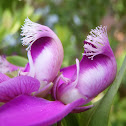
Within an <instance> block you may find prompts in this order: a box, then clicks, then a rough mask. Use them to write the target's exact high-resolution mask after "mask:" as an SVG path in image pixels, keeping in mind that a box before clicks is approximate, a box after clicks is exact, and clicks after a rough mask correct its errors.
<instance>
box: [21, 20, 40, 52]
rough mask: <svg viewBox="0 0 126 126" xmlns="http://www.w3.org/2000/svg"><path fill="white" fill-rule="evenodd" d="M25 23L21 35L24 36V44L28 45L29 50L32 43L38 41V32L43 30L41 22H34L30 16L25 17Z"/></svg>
mask: <svg viewBox="0 0 126 126" xmlns="http://www.w3.org/2000/svg"><path fill="white" fill-rule="evenodd" d="M24 22H25V24H24V26H22V28H21V30H22V31H21V36H23V38H22V39H21V40H22V45H23V46H24V45H28V47H27V48H26V50H27V51H28V50H29V49H30V47H31V45H32V44H33V43H34V41H36V39H37V32H40V31H42V30H41V29H40V28H39V27H40V26H41V25H40V24H37V23H34V22H32V21H31V20H30V19H29V18H26V19H25V21H24Z"/></svg>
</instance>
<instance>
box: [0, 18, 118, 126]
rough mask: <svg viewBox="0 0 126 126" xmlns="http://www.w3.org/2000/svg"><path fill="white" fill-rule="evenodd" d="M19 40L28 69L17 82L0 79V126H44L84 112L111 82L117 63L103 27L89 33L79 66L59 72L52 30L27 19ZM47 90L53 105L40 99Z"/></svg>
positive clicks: (0, 76) (58, 48) (59, 60)
mask: <svg viewBox="0 0 126 126" xmlns="http://www.w3.org/2000/svg"><path fill="white" fill-rule="evenodd" d="M22 36H24V37H23V39H22V41H23V42H22V43H23V45H28V48H27V50H28V59H29V63H28V64H27V65H26V67H25V69H24V70H22V71H20V73H19V75H20V76H17V77H14V78H9V77H8V76H6V75H4V74H2V73H0V102H5V104H4V105H3V106H1V107H0V124H1V125H4V126H8V125H13V126H17V125H18V126H27V125H42V126H47V125H52V124H54V123H56V122H58V121H59V120H61V119H62V118H64V117H65V116H66V115H67V114H68V113H70V112H81V111H85V110H87V109H89V108H91V107H92V105H91V106H82V105H84V104H86V103H88V102H89V101H91V100H92V99H93V98H94V97H95V96H96V95H98V94H99V93H100V92H102V91H103V90H104V89H105V88H107V87H108V86H109V85H110V84H111V83H112V81H113V80H114V78H115V76H116V61H115V57H114V55H113V52H112V49H111V47H110V45H109V41H108V37H107V31H106V28H105V27H101V26H100V27H97V28H96V29H95V30H92V31H91V33H90V35H89V36H88V37H87V39H86V40H85V41H84V48H85V50H84V54H83V58H82V60H81V61H80V62H79V60H78V59H76V65H72V66H69V67H66V68H63V69H61V70H60V67H61V63H62V60H63V48H62V44H61V42H60V40H59V39H58V37H57V36H56V35H55V33H54V32H53V31H52V30H51V29H49V28H48V27H46V26H43V25H39V24H37V23H33V22H31V21H30V20H29V19H26V20H25V25H24V26H23V27H22ZM59 70H60V72H61V74H60V75H58V71H59ZM52 82H53V83H54V85H53V84H52ZM52 86H53V91H52V92H53V96H54V98H55V101H49V100H46V99H43V98H41V97H43V96H44V95H45V94H47V93H49V91H50V89H51V87H52ZM36 96H37V97H36ZM38 96H40V98H39V97H38Z"/></svg>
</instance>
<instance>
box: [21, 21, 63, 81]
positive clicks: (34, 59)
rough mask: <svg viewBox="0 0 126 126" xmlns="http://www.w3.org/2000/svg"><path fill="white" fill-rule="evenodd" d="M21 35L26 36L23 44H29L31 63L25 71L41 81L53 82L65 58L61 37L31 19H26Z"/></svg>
mask: <svg viewBox="0 0 126 126" xmlns="http://www.w3.org/2000/svg"><path fill="white" fill-rule="evenodd" d="M21 35H22V36H24V37H23V38H22V43H23V45H29V46H28V49H27V50H28V58H29V64H28V66H27V68H26V69H25V72H29V74H28V75H29V76H32V77H35V78H37V79H38V80H39V81H46V82H48V83H49V82H52V81H53V80H54V78H55V77H56V76H57V74H58V71H59V70H60V67H61V64H62V60H63V47H62V44H61V42H60V40H59V38H58V37H57V36H56V34H55V33H54V32H53V31H52V30H51V29H50V28H48V27H46V26H43V25H40V24H37V23H34V22H32V21H30V20H29V19H26V20H25V24H24V26H23V27H22V34H21ZM29 68H30V69H29ZM27 70H28V71H27Z"/></svg>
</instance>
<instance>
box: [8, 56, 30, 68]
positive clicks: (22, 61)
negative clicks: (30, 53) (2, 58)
mask: <svg viewBox="0 0 126 126" xmlns="http://www.w3.org/2000/svg"><path fill="white" fill-rule="evenodd" d="M6 59H7V60H8V62H10V63H12V64H14V65H16V66H20V67H25V65H26V64H27V63H28V60H27V59H26V58H24V57H21V56H7V57H6Z"/></svg>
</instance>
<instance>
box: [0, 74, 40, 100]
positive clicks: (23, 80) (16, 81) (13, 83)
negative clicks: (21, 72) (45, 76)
mask: <svg viewBox="0 0 126 126" xmlns="http://www.w3.org/2000/svg"><path fill="white" fill-rule="evenodd" d="M39 87H40V83H39V81H38V80H36V79H34V78H32V77H29V76H18V77H15V78H12V79H9V80H7V81H4V82H2V83H0V102H7V101H9V100H11V99H13V98H15V97H16V96H18V95H22V94H27V95H29V94H31V93H32V92H34V91H37V90H38V89H39Z"/></svg>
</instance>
